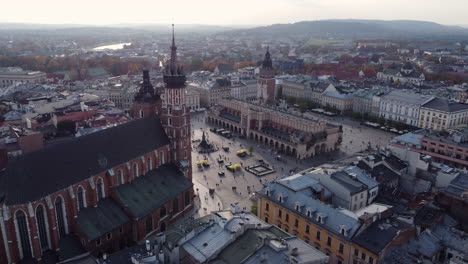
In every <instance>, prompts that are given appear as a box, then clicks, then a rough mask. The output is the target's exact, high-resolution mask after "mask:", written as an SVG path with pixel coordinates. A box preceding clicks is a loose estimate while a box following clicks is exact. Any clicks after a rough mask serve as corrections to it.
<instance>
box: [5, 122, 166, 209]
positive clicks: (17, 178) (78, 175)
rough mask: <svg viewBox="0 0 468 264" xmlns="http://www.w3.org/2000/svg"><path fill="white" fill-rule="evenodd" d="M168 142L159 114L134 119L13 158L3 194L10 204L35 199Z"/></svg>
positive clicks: (9, 165)
mask: <svg viewBox="0 0 468 264" xmlns="http://www.w3.org/2000/svg"><path fill="white" fill-rule="evenodd" d="M169 143H170V142H169V139H168V137H167V135H166V133H165V131H164V128H163V126H162V125H161V122H160V120H159V119H158V118H157V117H155V116H153V117H147V118H142V119H137V120H133V121H130V122H128V123H125V124H122V125H119V126H116V127H112V128H108V129H104V130H101V131H98V132H95V133H92V134H89V135H86V136H82V137H78V138H74V139H72V140H70V141H67V142H64V143H60V144H57V145H52V146H47V147H45V148H43V149H41V150H38V151H34V152H30V153H27V154H24V155H23V156H21V157H20V158H18V159H16V160H13V161H10V162H9V163H8V165H7V168H6V170H5V171H4V172H3V174H2V175H1V176H0V193H1V195H2V196H3V197H2V198H3V199H4V201H5V203H6V204H7V205H12V204H25V203H28V202H30V201H36V200H39V199H41V198H43V197H45V196H47V195H49V194H52V193H54V192H57V191H59V190H62V189H65V188H67V187H69V186H71V185H72V184H75V183H77V182H80V181H83V180H85V179H87V178H89V177H90V176H92V175H96V174H99V173H102V172H105V171H107V170H109V169H111V168H113V167H115V166H117V165H119V164H123V163H125V162H127V161H129V160H131V159H134V158H137V157H139V156H141V155H143V154H145V153H148V152H151V151H153V150H155V149H157V148H159V147H161V146H164V145H167V144H169Z"/></svg>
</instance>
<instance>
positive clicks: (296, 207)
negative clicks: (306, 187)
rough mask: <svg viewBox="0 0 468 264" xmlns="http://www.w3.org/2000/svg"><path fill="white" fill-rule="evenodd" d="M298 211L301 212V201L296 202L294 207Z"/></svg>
mask: <svg viewBox="0 0 468 264" xmlns="http://www.w3.org/2000/svg"><path fill="white" fill-rule="evenodd" d="M294 208H295V209H296V211H298V212H300V211H301V205H300V204H299V203H296V206H295V207H294Z"/></svg>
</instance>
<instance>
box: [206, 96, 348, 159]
mask: <svg viewBox="0 0 468 264" xmlns="http://www.w3.org/2000/svg"><path fill="white" fill-rule="evenodd" d="M208 122H211V123H214V124H216V125H218V126H221V127H224V128H227V129H229V130H231V131H233V132H234V133H236V134H239V135H242V136H245V137H248V138H249V139H252V140H255V141H257V142H258V143H260V144H265V145H267V146H269V147H270V148H271V149H273V150H275V151H278V152H279V153H285V154H288V155H292V156H295V157H296V158H298V159H305V158H310V157H313V156H316V155H319V154H321V153H324V152H330V151H333V150H336V149H338V148H339V146H340V144H341V141H342V134H343V132H342V131H341V129H340V127H338V126H334V125H331V124H327V123H326V122H325V121H323V120H316V119H309V118H305V117H302V116H299V115H294V114H291V113H288V112H283V111H279V110H276V109H273V108H270V107H266V106H262V105H260V104H258V103H256V102H246V101H241V100H237V99H232V98H230V99H220V100H219V101H218V106H217V107H213V108H212V109H211V110H210V111H209V112H208Z"/></svg>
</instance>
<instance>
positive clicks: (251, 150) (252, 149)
mask: <svg viewBox="0 0 468 264" xmlns="http://www.w3.org/2000/svg"><path fill="white" fill-rule="evenodd" d="M253 151H254V146H252V145H250V147H249V153H250V155H252V153H253Z"/></svg>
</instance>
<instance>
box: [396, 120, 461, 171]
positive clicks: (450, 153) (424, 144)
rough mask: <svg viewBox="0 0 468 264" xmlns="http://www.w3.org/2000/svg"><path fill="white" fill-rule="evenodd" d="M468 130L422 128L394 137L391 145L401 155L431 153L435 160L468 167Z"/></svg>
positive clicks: (459, 166) (458, 166)
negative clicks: (446, 130)
mask: <svg viewBox="0 0 468 264" xmlns="http://www.w3.org/2000/svg"><path fill="white" fill-rule="evenodd" d="M467 142H468V131H467V129H466V128H460V129H456V130H455V129H454V130H452V131H451V132H450V133H442V134H441V133H439V132H437V131H433V130H428V129H421V130H419V131H416V132H412V133H407V134H404V135H401V136H398V137H395V138H394V139H392V140H391V141H390V143H389V145H388V146H389V147H390V148H391V149H393V150H392V152H395V153H399V156H400V157H405V156H408V154H407V153H406V152H414V153H418V154H419V155H420V156H423V155H429V156H431V157H432V160H433V161H435V162H440V163H443V164H446V165H450V166H454V167H457V168H462V169H466V168H468V144H467Z"/></svg>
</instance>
